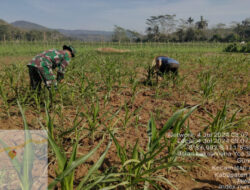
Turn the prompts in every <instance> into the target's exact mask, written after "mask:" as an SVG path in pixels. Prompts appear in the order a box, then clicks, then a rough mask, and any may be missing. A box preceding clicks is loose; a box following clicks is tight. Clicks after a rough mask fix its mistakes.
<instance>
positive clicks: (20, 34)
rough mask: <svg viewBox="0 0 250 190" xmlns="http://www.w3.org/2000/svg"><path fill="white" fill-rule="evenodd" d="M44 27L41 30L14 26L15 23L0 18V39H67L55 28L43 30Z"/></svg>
mask: <svg viewBox="0 0 250 190" xmlns="http://www.w3.org/2000/svg"><path fill="white" fill-rule="evenodd" d="M24 22H25V21H24ZM19 24H20V23H19ZM32 24H33V23H32ZM26 26H27V25H26ZM36 28H37V27H36ZM44 28H45V27H43V30H40V29H39V30H38V29H34V28H30V29H25V28H21V27H16V26H15V25H13V24H9V23H7V22H6V21H4V20H1V19H0V40H27V41H43V40H66V39H68V38H67V37H65V36H64V35H63V34H61V33H59V32H58V31H56V30H49V29H47V30H44Z"/></svg>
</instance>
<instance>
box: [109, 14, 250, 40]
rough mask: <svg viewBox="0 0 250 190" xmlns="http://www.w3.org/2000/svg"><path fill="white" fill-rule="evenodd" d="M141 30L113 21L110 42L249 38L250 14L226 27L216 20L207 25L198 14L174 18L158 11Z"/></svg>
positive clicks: (174, 16) (147, 20)
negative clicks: (196, 16)
mask: <svg viewBox="0 0 250 190" xmlns="http://www.w3.org/2000/svg"><path fill="white" fill-rule="evenodd" d="M146 25H147V27H146V30H145V34H141V33H138V32H136V31H132V30H128V29H125V28H122V27H120V26H117V25H115V27H114V32H113V36H112V41H114V42H128V41H130V42H131V41H132V42H192V41H211V42H237V41H249V40H250V18H246V19H245V20H243V21H241V22H239V23H236V22H233V23H232V25H231V26H230V27H226V25H225V24H223V23H219V24H217V25H216V26H215V27H213V28H208V21H207V20H206V19H205V18H204V17H203V16H201V17H200V19H199V20H198V21H195V20H194V19H193V18H192V17H189V18H187V19H176V15H175V14H173V15H168V14H166V15H158V16H151V17H150V18H148V19H146Z"/></svg>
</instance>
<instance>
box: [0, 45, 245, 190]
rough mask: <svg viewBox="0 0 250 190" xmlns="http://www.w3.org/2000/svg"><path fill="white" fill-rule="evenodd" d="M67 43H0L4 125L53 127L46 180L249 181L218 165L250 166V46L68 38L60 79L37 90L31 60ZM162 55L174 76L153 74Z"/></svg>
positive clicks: (207, 185) (163, 184)
mask: <svg viewBox="0 0 250 190" xmlns="http://www.w3.org/2000/svg"><path fill="white" fill-rule="evenodd" d="M68 43H69V42H65V44H68ZM63 44H64V43H62V42H60V43H59V42H57V43H55V42H54V43H52V42H47V43H45V42H30V43H28V42H6V43H3V42H2V43H1V44H0V129H5V130H13V129H19V130H22V129H30V130H38V129H46V130H47V131H48V142H49V152H48V173H49V175H48V182H49V188H50V189H63V190H71V189H105V190H107V189H130V190H136V189H145V190H146V189H187V190H191V189H192V190H198V189H223V187H225V186H226V185H231V186H235V187H236V186H237V187H242V188H246V189H247V188H248V187H249V186H248V185H249V183H248V182H247V180H249V176H248V177H246V178H245V179H242V178H240V180H241V181H239V179H238V178H237V177H233V178H230V177H220V176H219V175H218V172H222V171H218V170H215V169H213V168H216V167H219V166H225V167H234V166H238V165H240V166H242V167H243V166H248V169H247V170H246V171H243V170H237V171H234V170H226V171H225V173H227V174H235V173H246V172H249V162H248V161H249V158H250V152H249V148H247V149H246V150H245V149H244V150H243V149H241V147H243V146H244V147H249V142H248V139H249V134H248V132H249V113H250V110H249V108H250V106H249V103H250V102H249V95H250V94H249V92H250V85H249V68H250V67H249V66H250V55H249V54H243V53H225V52H223V50H224V48H225V47H226V46H227V44H221V43H145V44H144V43H142V44H140V43H138V44H135V43H127V44H125V43H124V44H119V43H81V42H72V43H71V45H72V46H73V47H74V48H75V49H76V51H77V54H76V57H75V58H74V59H72V61H71V62H70V65H69V66H68V67H67V71H66V74H65V79H64V82H63V83H61V84H59V86H58V90H52V97H50V96H49V93H48V90H47V89H46V88H44V89H43V90H42V94H41V96H38V95H37V93H35V92H32V91H30V89H29V76H28V69H27V67H26V64H27V63H28V62H29V61H30V60H31V59H32V58H33V57H34V56H35V55H36V54H38V53H40V52H42V51H44V50H48V49H50V48H57V49H61V46H62V45H63ZM158 55H165V56H168V57H171V58H174V59H176V60H178V61H179V63H180V68H179V75H178V77H177V78H176V79H175V78H174V77H173V76H172V75H171V74H170V75H164V76H163V77H161V78H160V79H159V81H158V82H157V80H156V79H155V78H154V77H150V76H149V72H148V70H149V69H150V66H151V63H152V60H153V58H154V57H155V56H158ZM232 134H244V135H238V136H236V135H234V136H233V135H232ZM233 137H238V138H236V139H235V138H233ZM232 138H233V141H232V140H231V139H232ZM242 139H243V140H242ZM232 147H233V148H232ZM237 151H238V152H240V153H243V154H244V155H240V156H239V155H237V154H236V152H237ZM225 152H226V153H228V154H222V153H225ZM229 153H230V154H229ZM228 155H230V156H228ZM239 158H241V159H244V160H245V162H239ZM244 180H245V182H246V183H244ZM24 189H25V188H24Z"/></svg>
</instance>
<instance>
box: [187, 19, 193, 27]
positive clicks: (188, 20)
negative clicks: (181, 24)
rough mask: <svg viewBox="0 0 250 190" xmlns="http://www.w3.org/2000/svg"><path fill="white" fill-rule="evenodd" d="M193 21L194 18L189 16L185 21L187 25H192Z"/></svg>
mask: <svg viewBox="0 0 250 190" xmlns="http://www.w3.org/2000/svg"><path fill="white" fill-rule="evenodd" d="M193 22H194V19H193V18H192V17H189V18H188V19H187V23H188V24H189V27H192V24H193Z"/></svg>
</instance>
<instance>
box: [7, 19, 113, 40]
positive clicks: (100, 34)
mask: <svg viewBox="0 0 250 190" xmlns="http://www.w3.org/2000/svg"><path fill="white" fill-rule="evenodd" d="M11 25H13V26H15V27H17V28H20V29H25V30H38V31H52V30H54V31H58V32H60V33H61V34H63V35H64V36H66V37H69V38H71V39H75V40H82V41H110V40H111V38H112V34H113V32H109V31H96V30H65V29H51V28H47V27H45V26H42V25H39V24H36V23H32V22H28V21H15V22H13V23H11Z"/></svg>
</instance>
